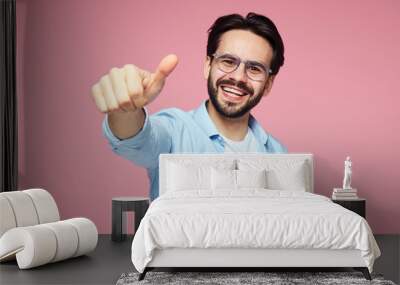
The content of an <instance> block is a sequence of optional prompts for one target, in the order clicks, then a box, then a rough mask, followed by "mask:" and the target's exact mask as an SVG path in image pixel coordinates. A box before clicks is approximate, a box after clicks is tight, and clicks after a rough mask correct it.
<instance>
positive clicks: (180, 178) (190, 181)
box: [166, 160, 236, 191]
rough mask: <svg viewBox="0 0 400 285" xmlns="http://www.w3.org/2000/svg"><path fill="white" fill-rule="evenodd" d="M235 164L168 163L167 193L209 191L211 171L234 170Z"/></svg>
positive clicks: (229, 162)
mask: <svg viewBox="0 0 400 285" xmlns="http://www.w3.org/2000/svg"><path fill="white" fill-rule="evenodd" d="M235 165H236V162H235V161H233V160H231V161H225V160H219V161H211V162H210V161H208V163H201V164H195V163H191V162H190V161H187V160H185V161H183V160H182V161H180V160H178V161H176V162H172V161H169V162H168V164H167V165H166V167H167V177H166V180H167V181H166V188H167V191H184V190H194V189H196V190H210V189H211V188H212V187H211V169H212V168H215V169H225V170H228V169H234V168H235Z"/></svg>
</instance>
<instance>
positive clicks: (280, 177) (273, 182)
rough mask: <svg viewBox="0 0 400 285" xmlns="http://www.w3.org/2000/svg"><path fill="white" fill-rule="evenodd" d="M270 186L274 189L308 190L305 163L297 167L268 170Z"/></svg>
mask: <svg viewBox="0 0 400 285" xmlns="http://www.w3.org/2000/svg"><path fill="white" fill-rule="evenodd" d="M267 181H268V188H269V189H274V190H292V191H306V185H307V181H306V176H305V171H304V164H302V165H299V166H297V167H296V168H287V169H272V170H269V171H268V172H267Z"/></svg>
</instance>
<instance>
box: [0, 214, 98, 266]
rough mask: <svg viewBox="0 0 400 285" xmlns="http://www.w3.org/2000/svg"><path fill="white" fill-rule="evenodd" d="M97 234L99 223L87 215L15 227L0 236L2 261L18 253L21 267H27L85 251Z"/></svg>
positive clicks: (73, 255) (88, 249)
mask: <svg viewBox="0 0 400 285" xmlns="http://www.w3.org/2000/svg"><path fill="white" fill-rule="evenodd" d="M97 238H98V233H97V229H96V226H95V225H94V224H93V222H91V221H90V220H88V219H86V218H75V219H70V220H65V221H59V222H54V223H48V224H41V225H35V226H29V227H18V228H13V229H11V230H9V231H7V232H6V233H5V234H4V235H3V236H2V237H1V238H0V261H3V260H9V259H10V258H12V257H13V256H14V255H16V259H17V262H18V266H19V268H20V269H28V268H32V267H36V266H40V265H43V264H46V263H49V262H57V261H60V260H64V259H67V258H71V257H76V256H80V255H83V254H86V253H88V252H90V251H92V250H93V249H94V248H95V247H96V245H97Z"/></svg>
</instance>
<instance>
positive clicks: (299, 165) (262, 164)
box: [238, 159, 310, 191]
mask: <svg viewBox="0 0 400 285" xmlns="http://www.w3.org/2000/svg"><path fill="white" fill-rule="evenodd" d="M307 167H308V164H307V162H306V161H304V160H300V161H299V160H290V159H270V160H263V159H251V160H250V159H239V160H238V168H239V169H240V170H262V169H266V170H267V179H266V180H267V188H268V189H273V190H291V191H306V189H307V188H308V187H309V183H310V182H309V181H308V180H309V179H308V173H309V169H308V168H307Z"/></svg>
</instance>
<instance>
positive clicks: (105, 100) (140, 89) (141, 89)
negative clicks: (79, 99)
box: [92, 54, 178, 113]
mask: <svg viewBox="0 0 400 285" xmlns="http://www.w3.org/2000/svg"><path fill="white" fill-rule="evenodd" d="M177 64H178V58H177V56H176V55H173V54H170V55H167V56H166V57H164V58H163V59H162V60H161V62H160V64H159V65H158V67H157V69H156V71H155V72H154V73H151V72H149V71H146V70H143V69H140V68H139V67H137V66H135V65H133V64H127V65H125V66H124V67H123V68H116V67H114V68H112V69H111V70H110V72H109V73H108V74H106V75H104V76H103V77H101V79H100V81H99V82H97V83H96V84H94V85H93V86H92V97H93V99H94V101H95V103H96V106H97V108H98V109H99V110H100V111H101V112H103V113H110V112H129V111H136V109H138V108H142V107H143V106H145V105H147V104H149V103H150V102H152V101H153V100H154V99H155V98H156V97H157V96H158V95H159V94H160V92H161V90H162V88H163V87H164V84H165V80H166V78H167V77H168V75H170V74H171V72H172V71H173V70H174V69H175V67H176V65H177Z"/></svg>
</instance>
